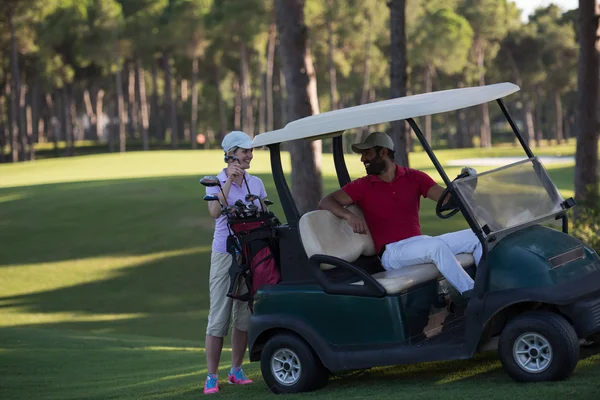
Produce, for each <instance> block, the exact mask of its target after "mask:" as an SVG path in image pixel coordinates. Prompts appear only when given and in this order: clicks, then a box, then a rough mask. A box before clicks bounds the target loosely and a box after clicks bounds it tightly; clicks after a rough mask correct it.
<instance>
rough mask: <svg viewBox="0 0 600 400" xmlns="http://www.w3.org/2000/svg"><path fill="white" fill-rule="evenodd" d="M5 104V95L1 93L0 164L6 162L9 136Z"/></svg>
mask: <svg viewBox="0 0 600 400" xmlns="http://www.w3.org/2000/svg"><path fill="white" fill-rule="evenodd" d="M5 102H6V100H5V97H4V95H3V94H2V93H0V164H2V163H4V162H6V160H5V157H4V147H5V146H6V139H7V137H8V135H7V131H6V121H5V120H4V109H5Z"/></svg>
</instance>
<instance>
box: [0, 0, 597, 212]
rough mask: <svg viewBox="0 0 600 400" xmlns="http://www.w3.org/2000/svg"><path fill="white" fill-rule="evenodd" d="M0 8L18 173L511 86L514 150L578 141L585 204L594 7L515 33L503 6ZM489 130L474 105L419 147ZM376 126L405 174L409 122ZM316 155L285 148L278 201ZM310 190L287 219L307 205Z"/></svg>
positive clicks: (3, 98)
mask: <svg viewBox="0 0 600 400" xmlns="http://www.w3.org/2000/svg"><path fill="white" fill-rule="evenodd" d="M0 3H1V5H2V9H3V10H4V11H5V12H4V13H3V15H2V16H0V66H1V68H0V149H1V150H2V151H0V162H9V161H12V162H17V161H25V160H33V159H35V157H36V155H35V151H36V148H41V147H44V146H45V147H46V148H47V147H51V148H54V152H55V154H56V155H74V154H75V152H76V148H77V147H81V146H83V144H84V143H92V144H98V145H99V146H102V147H103V148H105V149H106V147H104V146H107V148H108V150H109V151H121V152H123V151H126V150H127V149H132V148H135V149H143V150H148V149H152V148H165V147H166V148H173V149H177V148H192V149H196V148H198V147H202V148H210V147H211V146H212V147H218V144H219V142H220V139H221V137H222V136H223V135H224V134H225V133H226V132H228V131H229V130H232V129H238V130H243V131H244V132H246V133H248V134H249V135H250V136H253V135H255V134H260V133H262V132H265V131H269V130H273V129H277V128H281V127H283V126H285V124H287V122H289V121H291V120H294V119H297V118H302V117H305V116H307V115H312V114H316V113H319V112H322V111H328V110H335V109H339V108H345V107H350V106H354V105H358V104H364V103H368V102H373V101H378V100H383V99H387V98H390V97H391V98H395V97H401V96H406V95H411V94H415V93H424V92H429V91H432V90H442V89H449V88H456V87H466V86H476V85H484V84H486V83H494V82H499V81H512V82H515V83H516V84H518V85H519V86H520V87H521V88H522V90H521V91H520V92H519V94H518V96H519V98H518V101H516V102H511V105H510V107H511V109H510V111H511V112H512V114H513V115H514V116H515V117H516V119H517V122H518V124H519V126H520V127H521V130H522V132H523V134H524V138H525V140H526V141H527V142H528V143H530V144H532V145H541V144H542V143H544V142H549V141H551V142H552V143H562V142H563V141H564V140H566V139H568V138H573V137H577V138H578V145H577V159H578V161H577V166H576V171H577V177H576V179H575V182H576V193H577V194H579V195H581V194H582V193H583V192H584V188H588V187H590V185H591V186H592V187H595V188H596V190H595V191H594V193H595V192H597V181H598V171H597V146H596V145H595V144H597V141H598V133H597V116H598V100H597V97H598V94H597V91H598V90H597V86H598V82H597V79H598V70H599V68H598V51H597V49H596V48H595V41H596V36H595V35H596V34H595V33H594V32H596V31H597V29H598V18H597V4H596V1H595V0H580V7H579V9H582V10H586V11H585V12H583V11H582V12H579V9H575V10H562V9H560V8H559V7H557V6H555V5H550V6H548V7H543V8H538V9H537V10H535V12H534V13H533V15H531V16H529V17H528V18H527V20H526V22H523V18H522V16H521V10H519V9H518V8H517V6H516V5H515V3H514V2H512V1H509V0H390V1H388V2H384V1H381V0H0ZM500 117H501V115H500V112H499V110H497V109H496V108H495V107H492V108H488V106H487V105H482V106H480V107H474V108H472V109H468V110H459V111H457V112H454V113H448V114H444V115H440V116H433V117H431V116H430V117H424V118H423V121H422V123H423V127H424V133H425V136H426V138H427V139H428V140H429V141H431V142H432V143H434V145H437V146H447V147H450V148H460V147H472V146H481V147H491V146H492V144H493V143H497V142H500V141H502V140H504V138H510V139H508V140H514V137H513V136H512V135H506V136H503V135H502V133H503V130H505V131H508V127H507V126H506V125H504V126H502V125H500V126H498V124H496V123H495V121H497V120H498V121H499V120H500ZM380 128H381V129H385V130H386V131H387V132H389V133H390V135H391V136H392V138H393V139H394V141H395V143H396V146H397V149H403V150H405V151H397V155H398V160H397V161H398V162H399V163H400V164H404V165H408V156H407V153H408V151H409V150H410V149H411V148H412V146H413V143H412V136H411V134H410V130H409V129H407V126H406V125H405V124H404V123H402V122H394V123H392V124H390V126H383V127H380ZM492 132H493V134H492ZM366 133H367V132H366V131H362V130H359V131H357V132H355V133H354V137H351V138H350V139H349V140H360V139H361V138H362V137H363V136H364V135H365V134H366ZM320 146H321V143H320V142H319V141H317V142H312V143H308V144H307V143H299V144H293V145H291V146H290V147H289V150H290V153H291V157H292V168H293V171H292V187H293V188H295V190H294V191H296V190H302V189H301V188H303V187H306V185H307V184H308V183H307V182H320V180H319V179H313V178H315V177H316V178H318V175H319V174H320V172H319V171H320V166H319V165H318V162H319V161H318V160H319V158H320V156H319V154H320V152H321V151H322V150H321V147H320ZM307 161H308V162H307ZM296 165H298V166H300V165H302V167H301V168H295V166H296ZM307 165H308V166H311V167H310V168H308V167H307ZM312 189H314V190H312ZM312 189H311V190H308V191H306V190H302V192H303V193H305V194H306V193H313V192H314V193H313V194H314V196H313V195H310V196H308V195H305V196H302V197H303V198H304V200H303V202H305V204H301V205H300V206H299V209H302V210H305V209H309V208H310V207H311V204H316V202H314V201H313V200H314V199H312V198H311V197H315V198H317V197H318V196H320V187H319V188H317V187H315V188H312ZM585 190H587V189H585Z"/></svg>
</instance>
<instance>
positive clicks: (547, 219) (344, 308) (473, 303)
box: [249, 83, 600, 393]
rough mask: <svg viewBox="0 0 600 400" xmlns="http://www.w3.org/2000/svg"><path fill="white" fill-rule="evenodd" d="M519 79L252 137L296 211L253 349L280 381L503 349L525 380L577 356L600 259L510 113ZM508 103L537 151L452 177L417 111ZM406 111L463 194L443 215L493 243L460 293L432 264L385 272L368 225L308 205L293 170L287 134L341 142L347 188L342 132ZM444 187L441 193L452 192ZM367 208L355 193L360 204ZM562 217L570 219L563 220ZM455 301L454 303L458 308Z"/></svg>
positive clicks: (454, 193)
mask: <svg viewBox="0 0 600 400" xmlns="http://www.w3.org/2000/svg"><path fill="white" fill-rule="evenodd" d="M518 90H519V87H518V86H516V85H514V84H511V83H500V84H495V85H487V86H482V87H471V88H463V89H455V90H446V91H439V92H433V93H427V94H421V95H414V96H408V97H404V98H397V99H392V100H386V101H380V102H376V103H371V104H365V105H361V106H356V107H351V108H347V109H341V110H337V111H332V112H327V113H323V114H319V115H314V116H311V117H307V118H303V119H300V120H297V121H293V122H291V123H289V124H288V125H286V126H285V127H284V128H283V129H279V130H276V131H272V132H266V133H263V134H261V135H258V136H256V137H255V138H254V142H253V144H254V146H255V147H261V146H268V147H269V150H270V157H271V166H272V172H273V178H274V181H275V185H276V188H277V192H278V195H279V198H280V201H281V203H282V207H283V210H284V213H285V217H286V223H285V224H281V225H279V226H277V227H275V228H274V235H275V236H276V237H277V240H278V245H279V252H278V253H279V267H280V272H281V281H280V282H279V283H278V284H275V285H264V286H262V287H261V288H260V289H259V290H258V291H257V292H256V293H255V296H254V311H253V315H252V316H251V326H250V332H249V350H250V360H251V361H260V364H261V371H262V375H263V377H264V380H265V382H266V384H267V385H268V387H269V388H270V389H271V390H272V391H273V392H275V393H296V392H303V391H310V390H314V389H318V388H321V387H323V386H325V385H326V384H327V380H328V377H329V375H330V373H340V372H343V371H353V370H361V369H368V368H371V367H375V366H386V365H388V366H389V365H398V364H408V363H420V362H427V361H437V360H456V359H468V358H471V357H473V356H474V355H475V354H476V353H478V352H481V351H488V350H495V349H497V350H498V354H499V358H500V360H501V362H502V365H503V366H504V369H505V370H506V372H507V373H508V375H509V376H510V377H512V378H513V379H514V380H516V381H524V382H532V381H546V380H561V379H565V378H567V377H568V376H569V375H570V374H571V372H572V371H573V370H574V368H575V366H576V364H577V362H578V359H579V340H580V339H583V338H586V337H589V336H590V335H593V334H596V333H597V332H599V331H600V258H599V257H598V255H597V254H596V253H595V252H594V250H592V249H591V248H589V247H588V246H586V245H585V244H584V243H582V242H580V241H579V240H577V239H575V238H574V237H572V236H570V235H569V234H568V220H567V212H568V210H569V209H570V208H571V207H573V206H574V201H573V200H572V199H568V200H564V199H563V198H562V196H561V195H560V193H559V192H558V190H557V188H556V186H555V185H554V184H553V182H552V180H551V179H550V177H549V176H548V174H547V172H546V170H545V168H544V166H543V165H542V163H541V162H540V159H539V158H537V157H536V156H534V154H533V152H532V151H531V149H530V148H529V147H528V145H527V144H526V143H525V141H524V140H523V138H522V136H521V134H520V133H519V130H518V128H517V126H516V124H515V123H514V121H513V120H512V118H511V117H510V115H509V113H508V111H507V109H506V107H505V105H504V103H503V101H502V98H503V97H505V96H508V95H511V94H513V93H515V92H517V91H518ZM492 101H496V102H497V104H498V105H499V106H500V108H501V110H502V112H503V114H504V116H505V117H506V119H507V120H508V122H509V124H510V126H511V127H512V129H513V131H514V133H515V135H516V137H517V139H518V140H519V142H520V143H521V145H522V147H523V149H524V150H525V153H526V157H524V159H523V160H522V161H519V162H516V163H512V164H510V165H506V166H502V167H500V168H496V169H493V170H491V171H486V172H482V173H478V174H475V175H466V176H465V175H461V176H460V177H457V178H456V179H454V180H451V178H450V177H449V176H448V175H447V174H446V172H445V171H444V168H443V166H442V164H441V163H440V161H439V160H438V159H437V158H436V155H435V154H434V152H433V151H432V149H431V147H430V145H429V143H427V141H426V140H425V138H424V136H423V134H422V132H421V130H420V129H419V127H418V126H417V124H416V123H415V120H414V118H416V117H421V116H424V115H430V114H437V113H442V112H449V111H453V110H458V109H461V108H467V107H471V106H476V105H478V104H483V103H487V102H492ZM394 120H406V121H407V122H408V123H409V124H410V126H411V127H412V129H413V131H414V133H415V134H416V136H417V138H418V139H419V141H420V143H421V145H422V146H423V148H424V150H425V152H426V153H427V155H428V156H429V158H430V159H431V161H432V163H433V165H434V166H435V168H436V170H437V172H438V173H439V175H440V176H441V178H442V179H443V181H444V184H445V186H446V188H447V189H446V190H447V192H448V193H450V194H451V197H452V199H453V200H454V202H453V206H452V209H451V210H449V209H448V205H447V204H438V207H437V209H436V213H437V215H438V216H439V217H441V218H449V217H451V216H452V215H455V214H456V213H460V214H461V215H462V216H463V217H464V218H465V220H466V222H467V223H468V225H469V227H470V228H471V229H472V230H473V232H474V233H475V234H476V235H477V237H478V239H479V240H480V242H481V244H482V246H483V257H482V259H481V262H480V263H479V265H478V266H477V267H476V266H475V265H474V258H473V256H472V255H471V254H459V255H458V256H457V259H458V261H459V262H460V264H461V265H462V266H463V267H464V268H465V270H466V271H467V272H468V273H469V274H470V275H471V276H472V277H473V278H474V280H475V287H474V289H473V290H472V293H470V296H469V298H468V301H466V302H465V303H464V304H462V305H457V304H458V303H456V302H448V301H447V300H448V297H449V294H451V290H452V289H451V288H450V287H449V285H448V283H447V282H446V281H445V279H444V278H443V277H442V276H441V275H440V273H439V272H438V270H437V268H436V267H435V266H434V265H433V264H423V265H415V266H411V267H406V268H402V269H399V270H394V271H384V270H383V268H382V267H381V262H380V259H379V257H378V255H377V254H376V251H375V248H374V245H373V240H372V238H371V236H370V234H367V235H359V234H355V233H353V231H352V228H350V226H349V225H348V223H347V222H346V221H344V220H340V219H339V218H337V217H336V216H334V215H333V214H331V213H330V212H329V211H325V210H317V211H312V212H308V213H306V214H304V215H299V213H298V210H297V208H296V205H295V203H294V200H293V198H292V195H291V192H290V189H289V187H288V185H287V183H286V179H285V176H284V173H283V170H282V164H281V159H280V144H281V143H282V142H286V141H291V140H298V139H305V140H318V139H328V138H332V140H333V159H334V163H335V168H336V172H337V177H338V181H339V185H340V187H342V186H343V185H345V184H346V183H348V182H349V181H350V177H349V173H348V170H347V168H346V164H345V161H344V154H343V144H342V135H343V133H344V132H345V131H346V130H348V129H352V128H358V127H363V126H368V125H373V124H379V123H385V122H389V121H394ZM445 197H446V196H442V199H444V198H445ZM348 209H349V210H351V211H352V212H354V213H357V214H359V215H360V214H361V212H362V211H361V210H360V208H359V207H358V206H356V205H351V206H349V207H348ZM556 221H558V227H556V226H554V227H553V226H552V224H553V223H556ZM451 305H452V306H451Z"/></svg>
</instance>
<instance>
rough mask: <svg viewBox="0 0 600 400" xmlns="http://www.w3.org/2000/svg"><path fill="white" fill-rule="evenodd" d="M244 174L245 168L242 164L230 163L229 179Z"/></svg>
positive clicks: (228, 169) (228, 168)
mask: <svg viewBox="0 0 600 400" xmlns="http://www.w3.org/2000/svg"><path fill="white" fill-rule="evenodd" d="M242 175H244V169H243V168H242V167H241V166H240V164H239V163H237V162H232V163H231V164H229V166H228V167H227V177H228V178H229V179H232V180H233V179H235V178H238V177H240V176H242Z"/></svg>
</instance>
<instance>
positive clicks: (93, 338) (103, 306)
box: [0, 144, 600, 400]
mask: <svg viewBox="0 0 600 400" xmlns="http://www.w3.org/2000/svg"><path fill="white" fill-rule="evenodd" d="M534 151H535V152H536V154H539V155H551V156H556V155H561V156H572V155H573V154H574V145H573V144H570V145H563V146H554V147H548V148H541V149H534ZM437 154H438V156H439V159H440V161H441V162H442V164H444V162H446V161H449V160H453V159H462V158H476V157H488V156H523V151H522V150H521V149H519V148H512V147H505V148H498V149H490V150H482V149H462V150H444V151H440V152H438V153H437ZM283 160H284V163H285V170H286V171H287V172H289V170H290V168H289V157H288V154H287V153H284V154H283ZM410 162H411V167H413V168H419V169H423V170H425V171H427V172H429V173H430V174H431V175H432V177H433V178H434V179H436V180H438V181H440V182H441V179H440V177H439V175H438V174H437V172H436V171H435V169H434V168H433V167H432V165H431V163H430V161H429V159H428V158H427V157H426V155H425V154H424V153H411V155H410ZM347 163H348V167H349V170H350V174H351V176H352V177H353V178H356V177H359V176H361V175H363V172H364V170H363V166H362V165H361V163H360V162H359V158H358V156H356V155H350V156H348V157H347ZM222 165H223V164H222V152H220V151H189V150H181V151H155V152H148V153H144V152H134V153H127V154H102V155H91V156H84V157H75V158H71V159H66V158H63V159H47V160H40V161H35V162H31V163H22V164H13V165H0V249H1V250H0V255H1V256H0V399H2V400H7V399H117V398H118V399H137V398H139V399H154V398H161V399H180V398H181V399H188V398H189V399H192V398H198V397H200V396H203V394H202V384H203V380H204V378H205V376H206V363H205V358H204V334H205V333H204V332H205V326H206V318H207V313H208V293H207V292H208V271H209V258H210V246H211V240H212V231H213V224H214V221H213V220H212V218H211V217H210V216H209V214H208V211H207V206H206V203H205V202H204V201H203V200H202V197H203V195H204V194H205V191H204V188H203V187H202V186H201V185H200V184H199V183H198V180H199V178H200V177H202V176H204V175H215V174H216V173H218V172H219V170H220V168H222ZM475 167H476V168H477V169H478V170H479V171H483V170H484V169H491V168H492V167H485V168H479V167H477V166H475ZM547 168H548V171H549V174H550V175H551V177H552V178H553V179H554V180H555V183H556V185H557V187H558V188H559V190H560V191H561V193H562V194H563V195H564V196H565V197H568V196H573V163H572V162H566V163H564V164H552V165H548V166H547ZM459 170H460V168H459V167H453V168H449V169H448V170H447V171H448V174H449V175H450V176H451V177H453V176H455V175H456V174H457V172H458V171H459ZM250 172H251V173H253V174H256V175H258V176H259V177H260V178H261V179H262V180H263V182H264V183H265V185H266V188H267V192H268V194H269V198H270V199H271V200H272V201H274V202H275V205H274V206H273V208H272V210H274V211H275V213H276V214H277V215H278V216H279V217H280V218H281V219H282V220H284V219H285V218H284V215H283V213H282V211H281V207H280V205H279V201H278V197H277V193H276V190H275V187H274V184H273V181H272V178H271V174H270V165H269V157H268V151H261V150H257V151H256V152H255V159H254V161H253V162H252V169H251V170H250ZM323 183H324V192H326V193H327V192H330V191H333V190H335V189H336V184H337V180H336V178H335V174H334V170H333V162H332V157H331V155H328V154H325V155H323ZM421 216H422V217H421V223H422V229H423V231H424V233H426V234H431V235H437V234H441V233H444V232H448V231H451V230H457V229H461V228H464V227H466V223H465V222H464V221H461V217H460V215H457V216H456V217H454V218H452V219H450V220H446V221H442V220H440V219H438V218H437V217H435V214H434V204H433V202H431V201H429V200H423V202H422V208H421ZM225 347H226V349H225V350H224V353H223V357H222V362H221V370H220V374H219V375H220V378H221V388H222V390H221V393H219V394H218V395H217V396H216V398H239V397H240V396H244V397H245V398H248V399H250V398H263V397H265V396H269V395H270V392H269V391H268V389H267V388H266V386H265V385H264V383H263V381H262V378H261V375H260V370H259V366H258V364H257V363H252V364H249V365H247V366H246V367H245V369H246V371H247V373H248V375H249V376H250V377H251V378H252V379H254V380H255V381H256V383H255V384H254V385H251V386H249V387H233V386H229V385H226V384H225V383H226V382H225V380H224V378H225V377H226V373H227V369H228V367H229V365H230V356H231V351H230V344H229V340H228V339H226V344H225ZM599 381H600V348H599V347H594V348H583V349H582V354H581V361H580V363H579V364H578V367H577V369H576V370H575V373H574V375H573V376H572V377H571V378H570V379H569V380H567V381H564V382H557V383H542V384H527V385H524V384H517V383H515V382H513V381H512V380H510V379H509V378H508V377H507V376H506V374H505V373H504V372H503V371H502V367H501V365H500V362H499V361H498V359H497V357H496V354H495V353H494V352H491V353H485V354H481V355H478V356H477V357H476V358H475V359H474V360H467V361H456V362H437V363H426V364H419V365H409V366H398V367H390V368H376V369H372V370H369V371H367V372H365V373H363V374H361V375H358V376H350V377H335V378H333V379H331V380H330V383H329V385H328V386H327V387H326V388H325V389H323V390H321V391H319V392H315V393H308V394H302V395H299V397H312V398H345V399H355V398H356V399H358V398H365V397H373V398H406V399H428V400H429V399H441V400H443V399H456V398H465V399H481V398H486V399H507V398H510V399H511V400H512V399H521V398H523V399H525V398H527V399H545V400H547V399H563V398H565V397H570V398H573V399H599V398H600V384H599V383H598V382H599Z"/></svg>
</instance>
